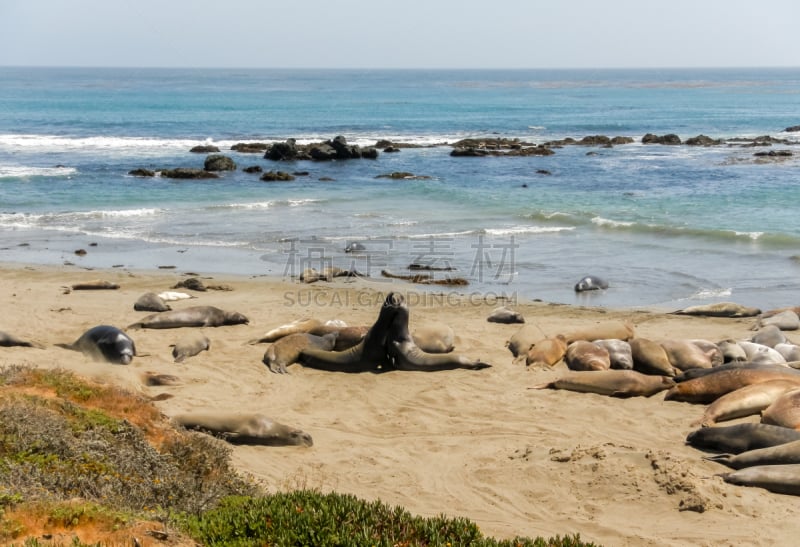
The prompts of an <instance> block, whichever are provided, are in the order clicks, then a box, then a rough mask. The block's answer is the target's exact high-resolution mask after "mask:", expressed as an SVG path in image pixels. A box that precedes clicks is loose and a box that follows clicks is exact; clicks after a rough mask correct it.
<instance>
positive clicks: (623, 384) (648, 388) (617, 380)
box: [529, 369, 674, 398]
mask: <svg viewBox="0 0 800 547" xmlns="http://www.w3.org/2000/svg"><path fill="white" fill-rule="evenodd" d="M672 385H674V382H673V381H672V379H671V378H669V377H668V376H656V375H654V374H642V373H641V372H636V371H635V370H613V369H609V370H594V371H589V372H587V371H581V372H578V371H571V372H567V373H566V374H564V375H563V376H561V377H560V378H558V379H557V380H553V381H552V382H545V383H544V384H538V385H535V386H532V387H531V388H529V389H566V390H569V391H579V392H582V393H597V394H599V395H608V396H610V397H620V398H625V397H650V396H651V395H655V394H656V393H658V392H659V391H663V390H665V389H668V388H669V387H670V386H672Z"/></svg>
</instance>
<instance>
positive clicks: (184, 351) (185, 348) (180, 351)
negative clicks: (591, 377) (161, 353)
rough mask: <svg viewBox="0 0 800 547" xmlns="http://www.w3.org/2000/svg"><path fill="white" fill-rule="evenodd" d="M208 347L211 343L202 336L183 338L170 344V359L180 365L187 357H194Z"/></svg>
mask: <svg viewBox="0 0 800 547" xmlns="http://www.w3.org/2000/svg"><path fill="white" fill-rule="evenodd" d="M209 347H211V342H210V341H209V339H208V337H206V336H205V335H203V334H198V335H196V336H184V337H183V338H181V339H180V340H178V341H177V342H175V343H174V344H172V357H173V358H174V359H175V362H176V363H182V362H183V361H184V360H186V358H187V357H194V356H195V355H197V354H198V353H200V352H201V351H204V350H207V349H208V348H209Z"/></svg>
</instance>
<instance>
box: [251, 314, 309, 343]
mask: <svg viewBox="0 0 800 547" xmlns="http://www.w3.org/2000/svg"><path fill="white" fill-rule="evenodd" d="M321 326H322V322H321V321H319V320H318V319H314V318H313V317H304V318H302V319H295V320H294V321H292V322H291V323H286V324H285V325H281V326H279V327H275V328H274V329H271V330H268V331H267V332H265V333H264V334H263V335H262V336H261V337H260V338H256V339H253V340H250V341H249V342H248V343H249V344H269V343H272V342H274V341H275V340H278V339H280V338H283V337H284V336H288V335H290V334H294V333H297V332H311V331H312V330H314V329H316V328H318V327H321Z"/></svg>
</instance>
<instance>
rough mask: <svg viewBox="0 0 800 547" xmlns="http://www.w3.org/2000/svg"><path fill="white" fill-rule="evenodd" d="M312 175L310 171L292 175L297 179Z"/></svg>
mask: <svg viewBox="0 0 800 547" xmlns="http://www.w3.org/2000/svg"><path fill="white" fill-rule="evenodd" d="M310 174H311V173H309V172H308V171H295V172H293V173H292V175H294V176H295V177H307V176H308V175H310Z"/></svg>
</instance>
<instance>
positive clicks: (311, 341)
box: [262, 332, 338, 374]
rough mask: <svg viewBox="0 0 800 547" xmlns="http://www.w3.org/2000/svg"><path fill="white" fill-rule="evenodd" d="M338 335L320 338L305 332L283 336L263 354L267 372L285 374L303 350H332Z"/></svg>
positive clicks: (332, 333)
mask: <svg viewBox="0 0 800 547" xmlns="http://www.w3.org/2000/svg"><path fill="white" fill-rule="evenodd" d="M337 337H338V335H337V334H336V333H335V332H331V333H328V334H325V335H322V336H318V335H316V334H309V333H307V332H295V333H294V334H290V335H288V336H284V337H282V338H280V339H278V340H276V341H274V342H273V343H272V345H270V347H268V348H267V351H265V352H264V358H263V359H262V361H263V362H264V364H265V365H267V367H269V370H270V371H272V372H274V373H276V374H286V373H287V372H288V371H287V370H286V367H287V366H289V365H291V364H292V363H296V362H297V361H298V360H299V359H300V352H301V351H302V350H304V349H308V348H314V349H321V350H326V351H329V350H332V349H333V348H334V347H335V346H336V338H337Z"/></svg>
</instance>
